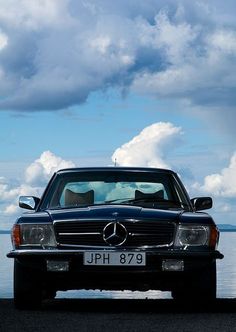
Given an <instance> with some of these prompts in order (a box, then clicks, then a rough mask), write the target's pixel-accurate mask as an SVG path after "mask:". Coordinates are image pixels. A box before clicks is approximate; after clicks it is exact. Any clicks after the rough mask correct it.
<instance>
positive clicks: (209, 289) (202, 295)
mask: <svg viewBox="0 0 236 332" xmlns="http://www.w3.org/2000/svg"><path fill="white" fill-rule="evenodd" d="M172 297H173V298H174V299H175V300H178V301H186V300H191V301H192V300H197V301H200V300H201V301H202V300H203V301H204V300H205V301H214V300H215V299H216V262H215V261H214V262H213V263H212V264H210V265H209V266H208V267H207V268H205V269H204V270H202V271H201V272H198V273H194V274H193V275H191V276H189V278H188V279H186V280H185V282H184V284H183V286H182V287H179V288H178V289H174V290H172Z"/></svg>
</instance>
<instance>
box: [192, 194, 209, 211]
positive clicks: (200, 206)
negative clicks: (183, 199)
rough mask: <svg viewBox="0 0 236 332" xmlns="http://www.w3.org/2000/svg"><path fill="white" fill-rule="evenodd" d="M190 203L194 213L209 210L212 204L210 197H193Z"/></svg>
mask: <svg viewBox="0 0 236 332" xmlns="http://www.w3.org/2000/svg"><path fill="white" fill-rule="evenodd" d="M191 203H192V205H193V207H194V208H195V210H196V211H201V210H207V209H210V208H212V204H213V203H212V198H211V197H195V198H192V199H191Z"/></svg>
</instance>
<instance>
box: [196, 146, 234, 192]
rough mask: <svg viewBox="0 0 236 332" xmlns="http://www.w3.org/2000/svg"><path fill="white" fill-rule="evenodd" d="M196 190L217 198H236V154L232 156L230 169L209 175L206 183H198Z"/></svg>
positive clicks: (205, 180)
mask: <svg viewBox="0 0 236 332" xmlns="http://www.w3.org/2000/svg"><path fill="white" fill-rule="evenodd" d="M194 188H195V189H198V190H202V191H204V192H206V193H209V194H211V195H212V196H215V197H226V198H236V152H235V153H234V154H233V155H232V157H231V159H230V162H229V166H228V167H226V168H224V169H222V170H221V171H220V172H219V173H215V174H210V175H207V176H206V177H205V179H204V183H203V184H202V185H201V184H199V183H196V184H195V185H194Z"/></svg>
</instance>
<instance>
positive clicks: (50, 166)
mask: <svg viewBox="0 0 236 332" xmlns="http://www.w3.org/2000/svg"><path fill="white" fill-rule="evenodd" d="M70 167H75V164H74V163H73V162H72V161H69V160H64V159H62V158H61V157H58V156H56V155H55V154H53V153H52V152H50V151H45V152H43V153H42V154H41V156H40V157H39V158H38V159H36V160H35V161H34V162H33V163H32V164H30V165H29V166H28V167H27V168H26V170H25V174H24V181H22V182H21V183H20V184H19V183H11V182H10V181H9V180H7V179H5V178H4V177H0V214H1V215H2V219H3V220H6V224H8V225H9V218H11V222H12V221H14V218H15V217H16V216H17V215H19V214H20V212H21V210H20V209H19V207H18V198H19V196H24V195H26V196H27V195H30V196H37V197H40V196H41V194H42V192H43V190H44V188H45V186H46V184H47V182H48V181H49V179H50V178H51V176H52V175H53V173H54V172H56V171H57V170H59V169H62V168H70Z"/></svg>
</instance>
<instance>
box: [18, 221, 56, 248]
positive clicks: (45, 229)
mask: <svg viewBox="0 0 236 332" xmlns="http://www.w3.org/2000/svg"><path fill="white" fill-rule="evenodd" d="M17 226H18V227H19V233H20V234H19V235H20V243H18V246H20V245H22V246H42V247H44V246H46V247H55V246H56V240H55V235H54V230H53V227H52V225H48V224H22V225H17Z"/></svg>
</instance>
